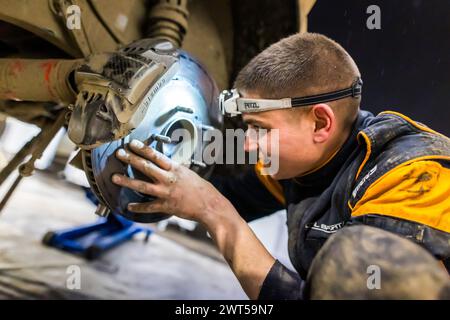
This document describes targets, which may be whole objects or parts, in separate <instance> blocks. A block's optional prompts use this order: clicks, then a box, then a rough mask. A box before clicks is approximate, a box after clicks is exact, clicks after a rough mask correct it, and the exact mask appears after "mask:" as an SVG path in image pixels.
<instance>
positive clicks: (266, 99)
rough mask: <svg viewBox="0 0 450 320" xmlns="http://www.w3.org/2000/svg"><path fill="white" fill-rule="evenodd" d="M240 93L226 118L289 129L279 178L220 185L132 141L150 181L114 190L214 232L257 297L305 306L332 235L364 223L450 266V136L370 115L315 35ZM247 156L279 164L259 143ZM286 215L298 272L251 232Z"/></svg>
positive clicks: (342, 66)
mask: <svg viewBox="0 0 450 320" xmlns="http://www.w3.org/2000/svg"><path fill="white" fill-rule="evenodd" d="M234 88H235V90H233V91H230V92H228V93H227V94H224V95H222V102H223V107H224V110H225V111H226V112H227V113H229V114H232V115H233V114H241V115H242V119H243V120H244V122H245V123H246V124H247V125H248V127H249V128H252V129H256V130H259V129H260V128H263V129H267V130H268V133H267V135H270V134H271V130H273V129H278V130H279V131H278V133H279V170H278V172H277V173H275V174H272V175H271V176H266V175H262V174H261V171H262V169H263V167H264V165H263V164H262V163H263V162H259V163H258V164H257V165H256V166H255V170H254V171H252V170H251V171H249V172H247V173H245V174H243V175H239V176H236V177H231V178H230V177H214V178H213V179H212V180H211V182H212V183H211V182H208V181H206V180H204V179H202V178H200V177H199V176H198V175H197V174H196V173H194V172H193V171H191V170H189V169H188V168H186V167H184V166H181V165H179V164H177V163H174V162H173V161H171V160H170V159H168V158H167V157H165V156H164V155H163V154H160V153H158V152H157V151H156V150H154V149H151V148H149V147H147V146H145V145H144V144H143V143H142V142H139V141H132V142H131V143H130V145H129V148H128V149H127V150H125V149H120V150H118V151H117V157H118V158H119V159H120V160H121V161H124V162H125V163H128V164H131V165H132V166H133V167H135V168H136V169H138V170H140V171H142V172H143V173H144V174H145V175H147V176H148V177H150V178H151V180H152V182H146V181H139V180H134V179H130V178H128V177H125V176H121V175H114V176H113V178H112V179H113V182H114V183H116V184H118V185H121V186H124V187H128V188H131V189H134V190H137V191H139V192H142V193H145V194H149V195H153V196H155V197H157V198H158V199H157V200H155V201H153V202H149V203H133V204H130V205H129V209H130V210H132V211H134V212H140V213H143V214H151V213H155V212H165V213H170V214H173V215H176V216H178V217H181V218H186V219H191V220H195V221H198V222H199V223H201V224H202V225H204V226H205V228H206V229H207V230H208V232H209V234H210V235H211V236H212V238H213V239H214V241H215V242H216V244H217V246H218V248H219V250H220V252H221V253H222V254H223V256H224V257H225V259H226V260H227V262H228V263H229V265H230V267H231V269H232V270H233V272H234V273H235V275H236V277H237V278H238V280H239V281H240V283H241V285H242V287H243V289H244V291H245V292H246V293H247V295H248V296H249V297H250V298H251V299H257V298H260V299H302V298H307V297H305V296H304V290H303V289H304V287H305V279H306V278H307V275H308V270H309V269H310V267H311V264H312V261H313V259H314V257H315V256H316V254H317V253H318V252H319V250H320V249H321V247H322V246H323V245H324V243H325V241H326V240H327V239H328V238H329V237H330V236H331V235H333V234H334V233H339V230H341V229H345V228H347V226H350V225H355V224H357V225H368V226H372V227H376V228H381V229H384V230H386V231H389V232H392V233H395V234H397V235H400V236H402V237H404V238H407V239H409V240H411V241H412V242H414V243H416V244H418V245H420V246H421V247H423V248H425V249H426V250H427V251H428V252H429V253H431V254H432V255H433V256H434V257H435V258H436V260H438V261H440V263H442V262H443V263H444V264H446V263H448V259H449V255H450V245H449V243H450V236H449V233H450V200H449V199H450V183H449V181H450V140H449V139H448V138H447V137H445V136H443V135H441V134H439V133H437V132H435V131H433V130H432V129H430V128H428V127H426V126H425V125H423V124H421V123H418V122H415V121H413V120H411V119H410V118H408V117H407V116H404V115H402V114H400V113H397V112H389V111H388V112H382V113H380V114H379V115H377V116H374V115H372V114H371V113H369V112H366V111H363V110H360V102H361V92H362V80H361V75H360V72H359V70H358V67H357V65H356V64H355V62H354V61H353V59H352V58H351V57H350V55H349V54H348V53H347V52H346V51H345V50H344V49H343V48H342V47H341V46H340V45H339V44H337V43H336V42H334V41H333V40H331V39H329V38H327V37H325V36H323V35H320V34H314V33H303V34H295V35H292V36H290V37H287V38H285V39H282V40H280V41H279V42H277V43H275V44H273V45H271V46H270V47H268V48H267V49H266V50H264V51H263V52H261V53H260V54H259V55H257V56H256V57H255V58H253V59H252V60H251V61H250V62H249V63H248V64H247V66H245V67H244V68H243V69H242V70H241V71H240V73H239V74H238V76H237V78H236V81H235V85H234ZM281 99H282V100H281ZM246 102H247V103H248V102H253V104H252V108H250V109H247V108H246V104H245V103H246ZM255 106H256V108H255ZM245 148H246V151H251V150H254V149H256V148H257V149H258V151H259V152H260V153H261V154H262V156H263V157H267V158H269V157H270V154H269V151H268V150H267V149H266V148H265V147H264V146H262V145H260V143H259V141H258V140H255V139H252V138H251V137H250V136H249V135H247V137H246V142H245ZM280 209H287V225H288V232H289V234H288V239H289V240H288V249H289V256H290V259H291V261H292V264H293V266H294V267H295V269H296V271H297V272H293V271H291V270H289V269H287V268H286V267H285V266H283V265H282V264H281V263H280V262H279V261H278V260H276V259H275V258H274V257H272V255H271V254H270V253H269V252H268V251H267V250H266V249H265V248H264V246H263V245H262V244H261V242H260V241H259V240H258V239H257V237H256V236H255V234H254V233H253V232H252V230H251V229H250V228H249V226H248V225H247V222H248V221H251V220H254V219H257V218H260V217H262V216H266V215H269V214H271V213H273V212H275V211H278V210H280Z"/></svg>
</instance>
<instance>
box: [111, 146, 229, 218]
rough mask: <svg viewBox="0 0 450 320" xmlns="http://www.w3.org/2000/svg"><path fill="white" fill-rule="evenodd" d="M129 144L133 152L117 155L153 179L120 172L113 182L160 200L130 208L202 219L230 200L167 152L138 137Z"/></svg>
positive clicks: (137, 204) (135, 210)
mask: <svg viewBox="0 0 450 320" xmlns="http://www.w3.org/2000/svg"><path fill="white" fill-rule="evenodd" d="M129 147H130V150H131V151H132V152H130V151H127V150H125V149H119V150H118V151H117V152H116V156H117V158H118V159H119V160H121V161H123V162H125V163H127V164H130V165H131V166H132V167H133V168H135V169H137V170H139V171H140V172H142V173H143V174H144V175H146V176H147V177H149V178H150V179H151V180H152V182H148V181H141V180H137V179H131V178H129V177H126V176H123V175H119V174H115V175H114V176H113V178H112V181H113V182H114V183H115V184H117V185H120V186H122V187H126V188H130V189H133V190H135V191H138V192H140V193H142V194H147V195H151V196H154V197H156V198H157V199H156V200H154V201H151V202H146V203H130V204H129V205H128V210H130V211H133V212H139V213H156V212H163V213H168V214H173V215H176V216H178V217H180V218H184V219H190V220H195V221H199V222H202V219H203V218H204V216H205V215H207V214H208V212H210V211H211V209H212V208H214V207H217V206H220V205H223V203H226V202H228V200H226V199H225V198H224V197H223V196H222V195H221V194H220V193H219V191H217V190H216V189H215V188H214V187H213V186H212V184H210V183H209V182H208V181H206V180H204V179H203V178H201V177H200V176H199V175H197V174H196V173H195V172H194V171H192V170H190V169H189V168H186V167H185V166H183V165H180V164H178V163H176V162H174V161H172V160H171V159H169V158H168V157H166V156H165V155H164V154H162V153H160V152H158V151H156V150H154V149H153V148H150V147H148V146H146V145H144V144H143V143H142V142H140V141H138V140H133V141H132V142H131V143H130V144H129Z"/></svg>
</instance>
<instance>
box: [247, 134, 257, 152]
mask: <svg viewBox="0 0 450 320" xmlns="http://www.w3.org/2000/svg"><path fill="white" fill-rule="evenodd" d="M244 150H245V152H252V151H256V150H258V140H257V138H256V134H255V133H254V132H252V130H247V131H246V132H245V143H244Z"/></svg>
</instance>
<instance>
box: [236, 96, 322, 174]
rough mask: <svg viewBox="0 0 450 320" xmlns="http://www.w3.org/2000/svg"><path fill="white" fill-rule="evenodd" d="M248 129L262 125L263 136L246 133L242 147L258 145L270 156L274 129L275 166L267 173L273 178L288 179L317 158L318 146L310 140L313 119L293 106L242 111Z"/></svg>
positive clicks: (318, 157) (310, 164)
mask: <svg viewBox="0 0 450 320" xmlns="http://www.w3.org/2000/svg"><path fill="white" fill-rule="evenodd" d="M247 97H248V98H254V99H263V97H260V96H258V95H249V94H247V95H246V98H247ZM242 118H243V120H244V122H245V123H246V124H247V125H248V128H249V129H255V130H257V131H258V130H259V129H266V130H267V136H266V137H263V139H261V138H259V139H257V138H256V137H255V136H254V135H250V134H248V132H249V130H247V134H246V141H245V150H246V151H247V152H250V151H255V150H256V149H258V152H259V154H260V157H262V158H263V159H264V158H266V159H267V158H269V159H270V158H271V157H272V156H275V155H273V154H272V150H274V147H273V146H272V145H271V144H272V143H276V141H273V140H275V139H272V138H273V137H272V135H273V134H274V129H278V135H279V141H278V143H279V147H278V150H279V157H278V158H279V170H278V172H276V173H274V174H271V176H272V177H273V178H274V179H277V180H280V179H290V178H294V177H296V176H299V175H301V174H303V173H305V172H307V171H309V170H311V169H313V168H314V167H315V166H316V164H317V162H318V161H319V160H320V150H319V148H318V145H317V143H314V137H313V134H314V131H315V125H316V124H315V122H314V121H313V120H312V119H311V117H310V116H309V115H308V113H307V112H306V113H298V112H295V111H294V110H270V111H265V112H254V113H246V114H243V115H242Z"/></svg>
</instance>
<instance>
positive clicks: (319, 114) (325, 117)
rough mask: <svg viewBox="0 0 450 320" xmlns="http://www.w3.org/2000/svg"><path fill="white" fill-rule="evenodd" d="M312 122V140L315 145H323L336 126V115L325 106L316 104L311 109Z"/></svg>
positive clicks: (324, 104)
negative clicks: (313, 124)
mask: <svg viewBox="0 0 450 320" xmlns="http://www.w3.org/2000/svg"><path fill="white" fill-rule="evenodd" d="M311 114H312V116H313V121H314V123H315V128H314V133H313V139H314V142H315V143H323V142H325V141H327V140H328V139H329V138H330V135H331V133H332V131H333V130H334V128H335V126H336V115H335V113H334V112H333V109H331V107H330V106H329V105H328V104H326V103H320V104H316V105H315V106H313V108H312V113H311Z"/></svg>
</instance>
